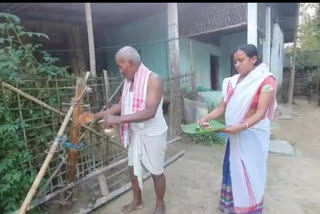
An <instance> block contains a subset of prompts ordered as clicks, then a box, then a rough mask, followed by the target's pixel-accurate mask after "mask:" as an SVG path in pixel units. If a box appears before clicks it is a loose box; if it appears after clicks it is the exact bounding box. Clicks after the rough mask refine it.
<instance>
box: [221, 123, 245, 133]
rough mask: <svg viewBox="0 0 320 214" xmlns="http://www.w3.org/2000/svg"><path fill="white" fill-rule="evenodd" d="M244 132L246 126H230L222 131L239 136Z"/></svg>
mask: <svg viewBox="0 0 320 214" xmlns="http://www.w3.org/2000/svg"><path fill="white" fill-rule="evenodd" d="M242 130H244V124H240V125H234V126H229V127H227V128H225V129H222V130H221V132H224V133H226V134H237V133H238V132H240V131H242Z"/></svg>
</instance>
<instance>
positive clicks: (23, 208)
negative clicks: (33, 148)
mask: <svg viewBox="0 0 320 214" xmlns="http://www.w3.org/2000/svg"><path fill="white" fill-rule="evenodd" d="M89 75H90V72H89V73H88V72H87V74H86V77H85V81H86V80H87V79H88V78H89ZM83 95H84V93H82V96H83ZM76 105H77V101H76V102H74V105H72V106H70V108H69V110H68V112H67V115H66V116H65V118H64V120H63V123H62V124H61V127H60V129H59V131H58V134H57V136H62V135H63V133H64V130H65V129H66V127H67V124H68V122H69V119H70V117H71V115H72V112H73V110H74V107H75V106H76ZM48 107H50V106H48ZM59 142H60V141H59V139H57V138H56V139H55V140H54V142H53V144H52V146H51V148H50V150H49V153H48V155H47V157H46V159H45V161H44V163H43V164H42V166H41V169H40V171H39V173H38V175H37V177H36V179H35V180H34V182H33V184H32V186H31V188H30V190H29V192H28V194H27V196H26V198H25V199H24V202H23V204H22V206H21V207H20V210H19V214H25V213H26V210H27V208H28V206H29V204H30V202H31V201H32V198H33V196H34V195H35V193H36V191H37V189H38V187H39V185H40V182H41V180H42V178H43V177H44V175H45V173H46V170H47V168H48V166H49V164H50V162H51V160H52V158H53V156H54V153H55V151H56V148H57V147H58V145H59Z"/></svg>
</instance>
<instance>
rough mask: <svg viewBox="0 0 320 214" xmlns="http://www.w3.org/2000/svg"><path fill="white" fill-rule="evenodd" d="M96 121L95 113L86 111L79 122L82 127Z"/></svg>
mask: <svg viewBox="0 0 320 214" xmlns="http://www.w3.org/2000/svg"><path fill="white" fill-rule="evenodd" d="M95 119H96V118H95V116H94V113H91V112H89V111H86V112H84V113H82V114H81V115H80V117H79V122H80V123H81V125H85V124H87V123H90V122H92V121H94V120H95Z"/></svg>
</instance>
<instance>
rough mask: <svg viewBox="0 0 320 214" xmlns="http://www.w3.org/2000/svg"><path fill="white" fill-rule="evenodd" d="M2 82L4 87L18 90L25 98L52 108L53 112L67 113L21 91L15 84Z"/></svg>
mask: <svg viewBox="0 0 320 214" xmlns="http://www.w3.org/2000/svg"><path fill="white" fill-rule="evenodd" d="M1 84H2V86H3V87H5V88H8V89H10V90H11V91H14V92H16V93H17V94H20V95H21V96H23V97H25V98H27V99H29V100H32V101H33V102H35V103H37V104H39V105H40V106H43V107H45V108H47V109H49V110H51V111H53V112H55V113H57V114H60V115H63V116H64V115H65V113H63V112H60V111H58V110H57V109H55V108H53V107H51V106H49V105H48V104H46V103H44V102H42V101H41V100H39V99H37V98H35V97H34V96H31V95H29V94H27V93H25V92H23V91H21V90H20V89H17V88H16V87H14V86H12V85H10V84H8V83H6V82H4V81H2V82H1Z"/></svg>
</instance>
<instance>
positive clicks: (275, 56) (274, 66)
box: [270, 23, 284, 90]
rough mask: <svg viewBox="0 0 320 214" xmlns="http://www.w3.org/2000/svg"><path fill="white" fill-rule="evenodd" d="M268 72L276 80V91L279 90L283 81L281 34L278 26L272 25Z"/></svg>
mask: <svg viewBox="0 0 320 214" xmlns="http://www.w3.org/2000/svg"><path fill="white" fill-rule="evenodd" d="M271 47H272V48H271V66H270V72H271V73H273V75H274V76H275V77H276V78H277V84H278V87H277V88H278V90H279V89H281V86H282V79H283V56H284V53H283V33H282V30H281V28H280V26H279V25H278V24H277V23H275V24H274V25H273V36H272V46H271Z"/></svg>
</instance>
